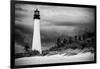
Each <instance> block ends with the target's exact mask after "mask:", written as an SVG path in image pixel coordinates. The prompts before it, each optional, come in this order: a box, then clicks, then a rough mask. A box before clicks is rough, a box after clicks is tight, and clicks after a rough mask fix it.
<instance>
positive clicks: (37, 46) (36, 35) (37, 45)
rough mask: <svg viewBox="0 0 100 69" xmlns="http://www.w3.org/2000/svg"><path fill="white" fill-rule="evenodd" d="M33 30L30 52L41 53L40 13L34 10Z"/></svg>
mask: <svg viewBox="0 0 100 69" xmlns="http://www.w3.org/2000/svg"><path fill="white" fill-rule="evenodd" d="M33 20H34V28H33V41H32V50H37V51H39V53H40V54H41V53H42V50H41V37H40V13H39V10H38V9H36V10H35V11H34V17H33Z"/></svg>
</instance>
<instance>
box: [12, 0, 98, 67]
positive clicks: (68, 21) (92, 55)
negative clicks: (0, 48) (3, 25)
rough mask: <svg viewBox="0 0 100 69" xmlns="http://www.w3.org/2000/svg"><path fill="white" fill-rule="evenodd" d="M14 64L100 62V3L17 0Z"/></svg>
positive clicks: (14, 11) (13, 13)
mask: <svg viewBox="0 0 100 69" xmlns="http://www.w3.org/2000/svg"><path fill="white" fill-rule="evenodd" d="M13 6H14V8H11V9H12V10H13V11H11V12H12V19H13V20H12V22H11V24H12V26H13V31H12V35H13V36H12V37H13V40H12V41H13V43H12V46H11V47H12V48H11V49H13V50H12V51H11V52H13V55H12V56H14V66H15V67H17V66H20V67H21V66H29V65H31V66H32V65H33V66H35V65H46V64H59V63H66V65H67V64H70V63H78V62H79V63H84V62H94V63H95V62H96V7H95V6H92V5H90V6H86V5H70V4H68V5H67V4H66V5H65V4H64V5H63V4H55V3H54V4H53V3H51V4H49V3H45V2H44V3H40V2H32V3H31V2H17V1H16V2H14V4H13Z"/></svg>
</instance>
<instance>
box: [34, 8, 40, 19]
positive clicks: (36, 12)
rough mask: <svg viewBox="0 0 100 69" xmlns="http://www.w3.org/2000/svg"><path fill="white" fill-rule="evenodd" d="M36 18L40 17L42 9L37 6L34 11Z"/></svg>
mask: <svg viewBox="0 0 100 69" xmlns="http://www.w3.org/2000/svg"><path fill="white" fill-rule="evenodd" d="M34 19H40V11H39V10H38V9H37V8H36V10H35V11H34Z"/></svg>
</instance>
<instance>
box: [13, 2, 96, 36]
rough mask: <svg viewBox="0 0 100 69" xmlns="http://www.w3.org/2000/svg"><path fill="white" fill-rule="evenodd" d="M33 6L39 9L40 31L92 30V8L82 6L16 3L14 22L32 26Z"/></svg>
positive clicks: (72, 31) (70, 32)
mask: <svg viewBox="0 0 100 69" xmlns="http://www.w3.org/2000/svg"><path fill="white" fill-rule="evenodd" d="M35 8H39V11H40V26H41V31H44V32H47V33H50V34H58V35H61V34H65V35H66V34H67V35H77V34H79V33H82V32H84V31H94V24H95V23H94V9H93V8H83V7H67V6H46V5H29V4H16V6H15V15H16V16H15V24H22V25H25V26H27V27H29V28H33V25H34V20H33V14H34V10H35Z"/></svg>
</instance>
